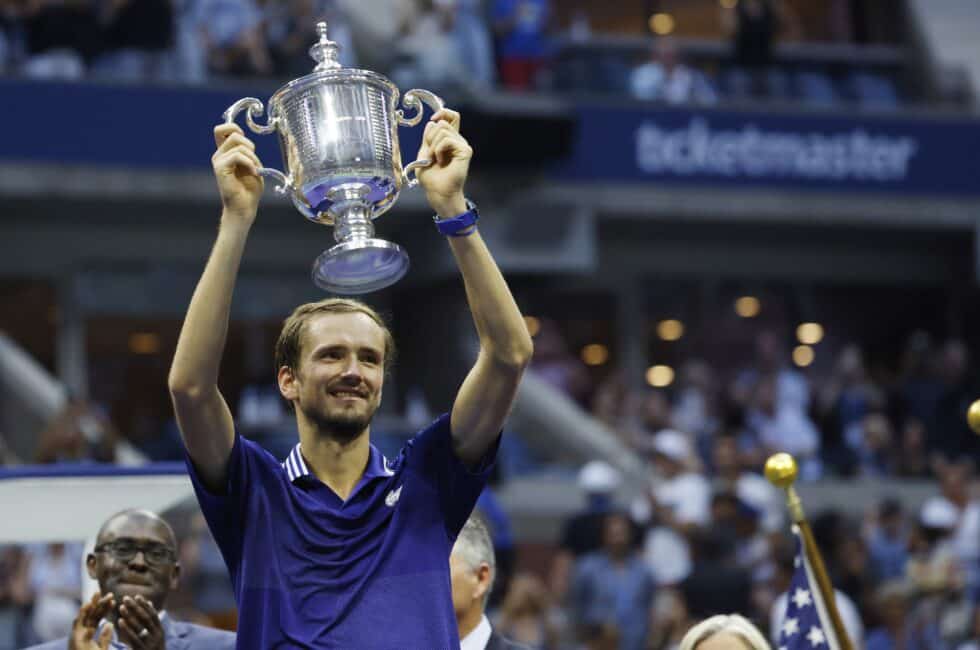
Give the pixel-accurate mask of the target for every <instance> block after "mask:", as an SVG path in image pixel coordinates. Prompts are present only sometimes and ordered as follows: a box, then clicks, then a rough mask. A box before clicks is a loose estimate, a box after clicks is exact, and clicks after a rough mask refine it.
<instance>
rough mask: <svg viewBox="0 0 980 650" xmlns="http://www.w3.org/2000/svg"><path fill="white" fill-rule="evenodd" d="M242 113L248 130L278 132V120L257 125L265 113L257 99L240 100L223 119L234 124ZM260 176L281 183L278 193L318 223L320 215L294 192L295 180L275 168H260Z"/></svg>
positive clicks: (264, 132)
mask: <svg viewBox="0 0 980 650" xmlns="http://www.w3.org/2000/svg"><path fill="white" fill-rule="evenodd" d="M242 111H246V113H245V123H246V124H248V128H249V129H251V130H252V131H253V132H255V133H258V134H259V135H265V134H266V133H273V132H274V131H275V130H276V118H272V119H271V120H269V123H268V124H266V125H262V124H256V123H255V118H256V117H257V116H259V115H262V113H264V112H265V107H263V106H262V102H261V101H260V100H258V99H256V98H255V97H245V98H243V99H239V100H238V101H237V102H235V103H234V104H232V105H231V106H229V107H228V110H226V111H225V112H224V113H222V115H221V117H222V118H223V119H224V121H225V124H233V123H234V122H235V117H237V116H238V114H239V113H241V112H242ZM259 174H260V175H261V176H265V177H266V178H272V179H274V180H275V181H276V182H277V183H279V184H278V185H276V187H275V191H276V193H277V194H286V193H287V192H288V193H289V198H290V199H292V201H293V205H295V206H296V209H297V210H299V211H300V214H302V215H303V216H304V217H306V218H307V219H309V220H311V221H317V220H318V219H319V217H318V215H317V214H316V213H315V212H314V211H313V210H311V209H310V207H309V206H308V205H306V204H305V203H303V202H302V201H301V200H300V199H299V198H298V197H297V196H296V192H294V191H293V189H294V188H293V180H292V179H291V178H290V177H289V176H286V175H285V174H283V173H282V172H281V171H279V170H278V169H276V168H274V167H259Z"/></svg>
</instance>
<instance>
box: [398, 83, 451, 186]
mask: <svg viewBox="0 0 980 650" xmlns="http://www.w3.org/2000/svg"><path fill="white" fill-rule="evenodd" d="M423 103H425V105H426V106H428V107H429V108H431V109H432V110H433V112H436V111H441V110H442V109H443V108H445V106H446V105H445V103H444V102H443V101H442V98H441V97H439V96H438V95H436V94H435V93H431V92H429V91H428V90H422V89H420V88H413V89H412V90H409V91H408V92H406V93H405V96H404V97H402V105H403V106H404V107H405V108H406V109H414V110H415V115H413V116H412V117H405V112H404V111H402V110H397V111H395V117H396V118H397V119H398V124H399V125H400V126H415V125H416V124H418V123H419V122H421V121H422V104H423ZM431 164H432V161H431V160H426V159H422V160H416V161H415V162H411V163H408V165H406V166H405V168H404V169H403V170H402V176H404V178H405V180H406V183H405V184H406V186H407V187H415V186H416V185H418V184H419V180H418V179H417V178H415V177H414V176H413V175H412V174H413V172H415V171H416V170H418V169H423V168H425V167H428V166H429V165H431Z"/></svg>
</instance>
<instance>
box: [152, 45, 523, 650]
mask: <svg viewBox="0 0 980 650" xmlns="http://www.w3.org/2000/svg"><path fill="white" fill-rule="evenodd" d="M324 31H325V28H324ZM321 40H323V39H321ZM311 76H313V75H311ZM270 115H271V114H270ZM251 117H252V114H251V113H250V114H249V121H250V126H252V124H251ZM459 126H460V117H459V114H458V113H456V112H454V111H451V110H448V109H441V110H438V111H437V112H436V113H435V114H434V115H432V117H431V119H430V120H429V122H428V123H427V124H426V127H425V132H424V136H423V142H422V146H421V149H420V151H419V158H420V159H425V160H427V161H428V163H427V166H424V167H422V168H421V169H420V170H418V171H417V177H418V180H419V182H420V184H421V186H422V187H423V188H424V190H425V193H426V198H427V199H428V201H429V204H430V205H431V206H432V208H433V210H434V211H435V213H436V228H437V229H438V230H439V231H440V232H441V233H442V234H443V235H445V236H446V237H447V240H448V242H449V246H450V248H451V249H452V253H453V255H454V256H455V259H456V261H457V263H458V266H459V269H460V272H461V274H462V276H463V282H464V284H465V288H466V295H467V299H468V301H469V306H470V309H471V312H472V315H473V320H474V324H475V326H476V329H477V331H478V333H479V339H480V351H479V355H478V357H477V359H476V362H475V365H474V366H473V368H472V369H471V370H470V372H469V374H468V375H467V376H466V378H465V380H464V381H463V383H462V386H461V388H460V389H459V392H458V394H457V396H456V399H455V401H454V404H453V407H452V411H451V412H450V413H448V414H445V415H443V416H441V417H439V418H438V419H437V420H436V421H435V422H433V423H432V424H431V425H430V426H428V427H427V428H426V429H424V430H423V431H421V432H419V433H418V434H416V435H415V437H414V438H412V439H411V440H410V441H409V442H408V443H406V445H405V447H404V448H403V449H402V451H401V453H400V454H399V456H398V457H397V458H395V459H387V458H385V457H384V456H382V455H381V454H380V452H378V450H377V449H376V448H375V447H373V446H372V445H371V444H370V423H371V418H372V416H373V414H374V413H375V411H376V410H377V408H378V406H379V404H380V401H381V394H382V383H383V379H384V374H385V367H386V364H387V363H388V362H389V360H390V359H391V354H392V352H393V349H392V341H391V335H390V333H389V332H388V330H387V328H386V327H385V325H384V323H383V322H382V320H381V319H380V317H378V315H377V314H376V313H375V312H374V311H373V310H372V309H371V308H370V307H368V306H367V305H365V304H363V303H361V302H358V301H355V300H349V299H342V298H331V299H327V300H323V301H320V302H317V303H311V304H307V305H302V306H300V307H298V308H297V309H296V310H295V311H294V312H293V314H292V315H291V316H290V317H289V318H288V319H287V320H286V322H285V324H284V327H283V331H282V333H281V335H280V339H279V342H278V343H277V346H276V358H277V372H278V382H279V388H280V391H281V393H282V395H283V397H284V398H285V399H286V400H287V401H288V402H289V403H290V405H291V406H292V407H293V409H294V410H295V413H296V422H297V426H298V429H299V438H300V441H299V444H297V445H296V447H295V448H294V449H293V451H292V452H291V453H290V454H289V457H288V458H286V459H285V461H284V462H280V460H278V459H275V458H273V457H272V455H271V454H269V453H268V452H266V451H265V450H263V449H262V448H261V447H259V446H258V445H256V444H255V443H253V442H251V441H249V440H247V439H245V438H242V437H241V436H239V435H238V434H237V432H236V430H235V425H234V422H233V420H232V416H231V413H230V411H229V409H228V406H227V404H226V402H225V400H224V399H223V397H222V396H221V393H220V392H219V390H218V386H217V378H218V368H219V365H220V361H221V355H222V351H223V348H224V345H225V337H226V333H227V327H228V319H229V311H230V307H231V299H232V292H233V289H234V284H235V277H236V275H237V272H238V267H239V264H240V261H241V257H242V253H243V250H244V247H245V242H246V239H247V237H248V234H249V230H250V229H251V226H252V224H253V222H254V220H255V217H256V212H257V208H258V203H259V198H260V196H261V194H262V191H263V185H264V183H263V178H262V175H267V174H263V172H262V170H264V169H265V168H263V167H262V166H261V163H260V161H259V159H258V158H257V156H256V155H255V152H254V145H253V143H252V142H251V141H250V140H249V139H248V138H246V137H245V135H244V134H243V132H242V130H241V129H240V128H239V127H238V126H237V125H234V124H230V123H226V124H222V125H220V126H218V127H216V128H215V130H214V134H215V141H216V143H217V150H216V152H215V154H214V156H213V157H212V163H213V168H214V173H215V177H216V178H217V182H218V188H219V191H220V194H221V200H222V206H223V211H222V214H221V224H220V228H219V231H218V235H217V241H216V242H215V245H214V248H213V250H212V252H211V255H210V258H209V260H208V262H207V265H206V267H205V269H204V272H203V275H202V276H201V279H200V281H199V283H198V285H197V289H196V290H195V292H194V296H193V298H192V299H191V303H190V307H189V309H188V312H187V316H186V319H185V321H184V325H183V329H182V331H181V334H180V339H179V342H178V345H177V350H176V353H175V356H174V361H173V366H172V368H171V371H170V379H169V385H170V391H171V395H172V398H173V403H174V408H175V411H176V415H177V420H178V422H179V424H180V429H181V433H182V436H183V440H184V444H185V447H186V450H187V465H188V470H189V472H190V474H191V478H192V481H193V483H194V488H195V492H196V494H197V497H198V501H199V502H200V504H201V509H202V511H203V512H204V515H205V517H206V519H207V522H208V525H209V526H210V528H211V532H212V533H213V535H214V537H215V539H216V541H217V542H218V545H219V547H220V549H221V552H222V554H223V556H224V559H225V563H226V564H227V565H228V569H229V572H230V574H231V578H232V583H233V585H234V590H235V596H236V601H237V604H238V608H239V626H238V647H239V648H261V649H263V650H264V649H267V648H274V647H290V648H293V647H303V648H343V649H345V650H351V649H354V648H371V649H386V648H388V649H394V648H439V649H444V648H445V649H448V648H458V647H459V638H458V634H457V626H456V619H455V615H454V610H453V604H452V597H451V585H450V578H449V555H450V551H451V550H452V547H453V543H454V541H455V538H456V535H457V533H458V532H459V530H460V529H461V527H462V526H463V524H464V522H465V521H466V519H467V517H468V516H469V515H470V512H471V510H472V509H473V506H474V504H475V503H476V499H477V497H478V496H479V494H480V492H481V491H482V488H483V485H484V482H485V480H486V477H487V474H488V472H489V470H490V468H491V467H492V464H493V461H494V458H495V454H496V450H497V447H498V444H499V440H500V432H501V429H502V427H503V423H504V420H505V419H506V417H507V415H508V413H509V411H510V409H511V405H512V402H513V399H514V395H515V394H516V390H517V386H518V383H519V381H520V379H521V375H522V373H523V371H524V369H525V367H526V366H527V364H528V362H529V360H530V357H531V352H532V342H531V338H530V336H529V335H528V332H527V328H526V327H525V325H524V321H523V318H522V317H521V314H520V311H519V310H518V308H517V305H516V303H515V301H514V299H513V296H512V295H511V293H510V290H509V289H508V287H507V284H506V282H505V281H504V278H503V276H502V275H501V273H500V271H499V269H498V268H497V265H496V264H495V262H494V260H493V258H492V257H491V255H490V253H489V251H488V249H487V247H486V245H485V244H484V242H483V240H482V239H481V237H480V233H479V230H478V229H477V227H476V216H477V215H476V211H475V207H473V206H472V204H468V202H467V201H466V200H465V199H464V195H463V184H464V182H465V180H466V177H467V173H468V169H469V163H470V158H471V156H472V150H471V149H470V147H469V145H468V144H467V142H466V140H465V139H464V138H463V137H462V136H461V135H460V133H459ZM253 130H254V127H253ZM287 162H288V161H287ZM399 169H400V167H399ZM279 174H280V175H282V174H281V173H279ZM282 176H284V175H282ZM289 180H292V178H290V179H289ZM306 186H307V184H304V185H303V187H306ZM330 191H331V192H333V191H334V190H330ZM341 191H347V189H342V190H341ZM308 196H310V195H304V199H303V200H306V198H308ZM334 196H336V193H334ZM334 203H335V204H336V203H337V202H334ZM306 209H307V210H310V211H313V212H320V211H321V210H326V208H325V207H323V206H322V205H321V206H319V207H318V206H316V205H314V204H313V203H312V202H310V203H309V204H307V205H306ZM373 241H380V240H373Z"/></svg>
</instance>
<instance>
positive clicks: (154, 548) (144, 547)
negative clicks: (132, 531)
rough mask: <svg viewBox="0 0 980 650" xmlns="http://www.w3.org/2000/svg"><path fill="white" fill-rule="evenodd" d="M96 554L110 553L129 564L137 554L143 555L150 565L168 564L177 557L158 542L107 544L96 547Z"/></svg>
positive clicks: (117, 542) (121, 541)
mask: <svg viewBox="0 0 980 650" xmlns="http://www.w3.org/2000/svg"><path fill="white" fill-rule="evenodd" d="M95 552H96V553H109V554H110V555H112V557H114V558H115V559H117V560H120V561H121V562H128V561H129V560H132V559H133V558H134V557H136V554H137V553H143V557H144V558H145V559H146V561H147V563H149V564H154V565H156V564H166V563H167V562H173V561H174V560H175V559H176V557H177V556H176V555H175V554H174V552H173V551H172V550H170V549H169V548H167V547H166V546H164V545H163V544H160V543H157V542H151V543H149V544H137V543H135V542H130V541H126V540H118V541H115V542H107V543H105V544H100V545H98V546H96V547H95Z"/></svg>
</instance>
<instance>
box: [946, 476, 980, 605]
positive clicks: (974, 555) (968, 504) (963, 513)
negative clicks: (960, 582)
mask: <svg viewBox="0 0 980 650" xmlns="http://www.w3.org/2000/svg"><path fill="white" fill-rule="evenodd" d="M973 470H974V468H973V465H972V464H971V463H970V461H969V460H960V461H958V462H955V463H949V462H945V461H943V460H939V461H937V463H936V476H938V477H939V485H940V488H941V490H942V496H941V497H940V498H941V499H943V500H944V501H945V502H946V503H947V504H949V505H951V506H952V507H953V509H954V511H955V512H956V523H955V525H954V528H953V533H952V536H951V538H950V543H951V545H952V550H953V553H954V554H955V555H956V557H957V559H958V561H959V563H960V565H961V566H962V567H964V568H965V570H966V582H967V585H966V586H967V589H968V590H970V591H972V592H974V593H976V592H977V589H978V588H980V494H978V493H977V492H976V491H973V493H972V494H971V489H970V483H971V480H972V478H973Z"/></svg>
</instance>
